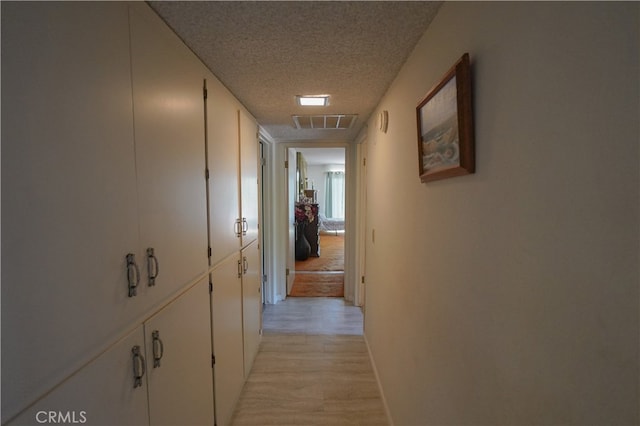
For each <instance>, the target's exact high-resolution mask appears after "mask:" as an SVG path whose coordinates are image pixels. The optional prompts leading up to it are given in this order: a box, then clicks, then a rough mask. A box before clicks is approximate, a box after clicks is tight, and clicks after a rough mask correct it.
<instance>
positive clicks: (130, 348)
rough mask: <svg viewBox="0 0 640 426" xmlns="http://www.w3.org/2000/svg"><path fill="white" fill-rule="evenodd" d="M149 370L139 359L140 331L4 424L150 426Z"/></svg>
mask: <svg viewBox="0 0 640 426" xmlns="http://www.w3.org/2000/svg"><path fill="white" fill-rule="evenodd" d="M134 352H135V353H134ZM148 368H149V364H148V360H147V359H145V358H144V335H143V332H142V326H139V327H137V328H136V329H135V330H134V331H133V332H131V333H130V334H128V335H127V336H126V337H124V338H123V339H121V340H120V341H118V342H117V343H116V344H115V345H114V346H112V347H111V348H110V349H109V350H108V351H106V352H105V353H103V354H102V355H100V356H99V357H98V358H96V359H95V360H93V361H92V362H91V363H89V364H88V365H87V366H86V367H84V368H83V369H81V370H80V371H78V372H77V373H75V374H74V375H73V376H71V377H70V378H69V379H68V380H66V381H65V382H63V383H62V384H61V385H60V386H58V387H56V388H55V389H54V390H53V391H52V392H51V393H49V394H48V395H47V396H46V397H44V398H42V399H41V400H39V401H38V402H37V403H36V404H34V405H33V406H31V407H29V409H27V410H26V411H24V412H22V413H21V414H20V415H19V416H18V417H17V418H15V419H13V420H12V421H11V422H10V423H9V425H16V426H22V425H37V424H43V423H44V424H50V423H65V424H71V423H77V424H85V423H86V424H90V425H132V426H139V425H146V424H149V416H148V409H147V381H146V373H147V369H148ZM136 376H137V377H138V379H136ZM49 412H53V413H54V415H55V421H50V420H49V417H48V416H49ZM63 419H66V420H65V421H62V420H63Z"/></svg>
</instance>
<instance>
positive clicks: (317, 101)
mask: <svg viewBox="0 0 640 426" xmlns="http://www.w3.org/2000/svg"><path fill="white" fill-rule="evenodd" d="M296 98H297V99H298V105H300V106H327V105H329V95H316V96H302V95H298V96H296Z"/></svg>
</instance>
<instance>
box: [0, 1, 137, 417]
mask: <svg viewBox="0 0 640 426" xmlns="http://www.w3.org/2000/svg"><path fill="white" fill-rule="evenodd" d="M1 7H2V14H1V16H2V308H1V311H2V320H1V323H2V391H3V392H2V410H1V411H2V421H3V422H4V421H5V420H6V419H8V418H9V417H11V416H12V415H15V414H17V412H18V411H20V410H21V409H22V408H24V407H26V405H27V404H28V403H30V402H32V401H33V399H34V398H35V397H36V396H39V395H42V394H43V393H44V392H46V391H47V390H49V389H50V388H51V387H52V386H54V385H55V384H56V383H58V382H59V381H60V380H62V379H63V378H65V377H67V376H68V375H69V374H71V373H72V372H73V371H75V370H76V369H77V368H78V367H79V366H80V365H81V364H82V363H84V362H86V361H87V360H88V358H89V357H91V356H93V355H95V353H94V351H96V350H97V349H96V348H102V347H103V345H105V344H106V343H105V342H108V341H109V340H110V339H112V338H115V336H116V335H117V334H118V333H119V331H120V330H121V329H124V328H125V327H127V324H128V323H129V322H130V321H131V320H132V318H133V317H134V316H135V315H137V314H136V312H137V308H138V305H139V301H137V300H132V299H129V298H128V292H127V274H126V261H125V257H126V254H127V253H129V252H133V253H135V252H136V250H137V247H138V220H137V217H138V216H137V200H136V187H135V185H136V184H135V182H136V181H135V179H136V176H135V162H134V144H133V115H132V102H131V71H130V62H129V29H128V17H127V6H126V4H123V3H120V2H2V4H1ZM79 319H80V320H79ZM62 330H63V331H64V332H61V331H62Z"/></svg>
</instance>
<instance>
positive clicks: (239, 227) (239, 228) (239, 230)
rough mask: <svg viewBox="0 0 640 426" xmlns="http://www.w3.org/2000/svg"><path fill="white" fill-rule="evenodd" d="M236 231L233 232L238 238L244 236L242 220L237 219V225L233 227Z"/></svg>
mask: <svg viewBox="0 0 640 426" xmlns="http://www.w3.org/2000/svg"><path fill="white" fill-rule="evenodd" d="M233 226H234V229H233V231H234V232H235V234H236V237H238V238H240V237H241V236H242V223H241V222H240V219H239V218H238V219H236V222H235V224H234V225H233Z"/></svg>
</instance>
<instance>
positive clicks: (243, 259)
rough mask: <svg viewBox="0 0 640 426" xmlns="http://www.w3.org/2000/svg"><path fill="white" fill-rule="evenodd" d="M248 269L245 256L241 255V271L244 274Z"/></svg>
mask: <svg viewBox="0 0 640 426" xmlns="http://www.w3.org/2000/svg"><path fill="white" fill-rule="evenodd" d="M248 270H249V262H248V261H247V256H242V272H243V273H244V274H246V273H247V271H248Z"/></svg>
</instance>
